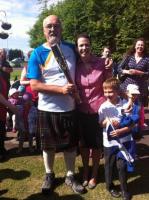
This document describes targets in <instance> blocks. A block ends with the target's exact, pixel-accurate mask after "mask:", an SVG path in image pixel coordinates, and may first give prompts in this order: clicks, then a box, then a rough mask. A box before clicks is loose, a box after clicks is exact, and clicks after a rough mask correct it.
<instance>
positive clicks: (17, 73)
mask: <svg viewBox="0 0 149 200" xmlns="http://www.w3.org/2000/svg"><path fill="white" fill-rule="evenodd" d="M21 71H22V68H13V72H12V73H11V77H10V79H11V80H15V78H16V77H17V79H18V80H19V79H20V75H21Z"/></svg>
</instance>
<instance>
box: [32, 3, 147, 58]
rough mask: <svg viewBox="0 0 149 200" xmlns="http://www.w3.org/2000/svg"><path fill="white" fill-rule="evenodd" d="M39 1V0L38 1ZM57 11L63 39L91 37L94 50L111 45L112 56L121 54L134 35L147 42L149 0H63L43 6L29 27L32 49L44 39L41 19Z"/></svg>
mask: <svg viewBox="0 0 149 200" xmlns="http://www.w3.org/2000/svg"><path fill="white" fill-rule="evenodd" d="M41 2H42V1H41ZM49 14H56V15H58V16H59V17H60V19H61V20H62V24H63V39H65V40H68V41H72V42H74V40H75V37H76V35H77V34H79V33H83V32H86V33H88V34H89V35H90V36H91V39H92V47H93V51H94V52H95V53H96V54H99V53H100V52H101V49H102V47H103V46H105V45H108V46H110V47H111V49H112V52H113V55H114V56H115V58H119V57H121V56H122V54H123V53H124V52H126V50H127V49H128V48H129V47H130V46H131V45H132V43H133V41H134V39H135V38H138V37H144V38H145V39H146V40H147V41H149V23H148V22H149V4H148V0H144V1H143V2H142V1H140V0H129V1H128V0H123V1H117V0H110V1H109V0H64V1H61V2H58V4H56V5H53V6H51V7H50V8H49V9H47V8H45V9H44V10H43V11H42V12H41V14H40V15H39V18H38V20H37V22H36V23H35V25H34V26H33V28H32V29H31V30H30V32H29V35H30V45H31V47H32V48H34V47H36V46H37V45H39V44H41V43H43V42H44V36H43V33H42V21H43V18H44V17H45V16H48V15H49Z"/></svg>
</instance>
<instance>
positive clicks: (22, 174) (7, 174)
mask: <svg viewBox="0 0 149 200" xmlns="http://www.w3.org/2000/svg"><path fill="white" fill-rule="evenodd" d="M30 175H31V173H30V172H29V171H27V170H20V171H14V170H12V169H1V170H0V182H1V181H2V180H4V179H7V178H9V179H10V178H11V179H14V180H22V179H25V178H27V177H29V176H30Z"/></svg>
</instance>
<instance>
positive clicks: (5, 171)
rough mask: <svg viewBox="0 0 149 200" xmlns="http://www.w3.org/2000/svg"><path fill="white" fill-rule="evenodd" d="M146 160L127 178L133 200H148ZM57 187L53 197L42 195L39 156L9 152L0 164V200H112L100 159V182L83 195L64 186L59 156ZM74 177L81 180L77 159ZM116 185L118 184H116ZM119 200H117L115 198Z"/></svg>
mask: <svg viewBox="0 0 149 200" xmlns="http://www.w3.org/2000/svg"><path fill="white" fill-rule="evenodd" d="M148 163H149V159H148V158H146V159H142V160H139V161H138V162H137V167H136V172H135V174H133V175H131V177H129V188H130V190H131V191H132V193H133V200H140V199H141V200H148V199H149V170H148ZM55 172H56V188H55V192H54V193H53V194H51V196H50V195H48V196H44V195H42V194H41V184H42V181H43V176H44V168H43V162H42V157H41V155H32V156H29V155H28V154H26V155H25V154H24V155H23V156H19V155H17V154H16V153H14V152H13V151H12V150H10V152H9V158H8V160H7V161H5V162H3V163H1V164H0V182H1V183H0V199H3V200H5V199H7V200H9V199H11V200H113V199H114V198H112V197H111V196H110V195H109V194H108V193H107V192H106V190H105V183H104V168H103V160H102V162H101V164H100V169H99V183H98V185H97V187H96V188H95V189H94V190H88V189H87V192H86V193H85V194H83V195H77V194H74V193H73V192H72V190H71V189H70V188H68V186H66V185H65V183H64V175H65V166H64V162H63V157H62V154H60V153H59V154H58V156H57V158H56V162H55ZM76 172H77V178H78V179H80V177H81V172H82V165H81V159H80V156H78V157H77V160H76ZM115 183H116V184H118V181H117V180H116V181H115ZM118 200H120V198H119V199H118Z"/></svg>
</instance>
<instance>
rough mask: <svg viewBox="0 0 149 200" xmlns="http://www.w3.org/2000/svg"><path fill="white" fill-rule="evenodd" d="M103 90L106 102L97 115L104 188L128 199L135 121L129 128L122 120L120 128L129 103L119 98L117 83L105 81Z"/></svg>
mask: <svg viewBox="0 0 149 200" xmlns="http://www.w3.org/2000/svg"><path fill="white" fill-rule="evenodd" d="M103 90H104V95H105V97H106V98H107V100H106V101H105V102H104V103H103V104H102V105H101V106H100V108H99V111H98V113H99V123H100V124H101V125H102V126H103V145H104V159H105V181H106V189H107V190H108V191H109V192H110V194H111V195H112V196H113V197H115V198H119V197H120V195H121V196H122V199H123V200H130V199H131V195H130V193H129V191H128V184H127V171H131V170H132V165H133V162H134V158H135V152H134V150H135V149H134V141H133V137H132V128H133V127H134V125H135V123H137V121H136V122H135V121H133V122H132V123H130V124H129V125H128V124H127V120H126V117H125V120H126V121H125V122H126V124H125V125H124V123H123V125H122V121H121V120H122V118H123V117H124V116H123V114H124V110H125V109H126V108H128V105H129V104H128V102H127V101H126V100H124V99H121V98H120V97H119V92H120V84H119V81H118V79H116V78H110V79H107V80H106V81H105V82H104V83H103ZM137 93H138V90H137ZM133 114H134V113H133ZM137 115H138V114H137ZM129 117H130V115H129ZM132 119H133V118H132ZM123 122H124V120H123ZM115 164H116V168H117V172H118V176H119V181H120V188H121V193H120V192H119V191H118V190H117V189H116V187H115V185H114V183H113V179H114V174H113V171H114V170H113V169H114V167H115Z"/></svg>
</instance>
